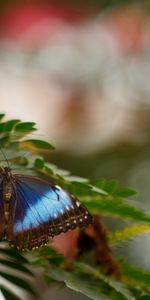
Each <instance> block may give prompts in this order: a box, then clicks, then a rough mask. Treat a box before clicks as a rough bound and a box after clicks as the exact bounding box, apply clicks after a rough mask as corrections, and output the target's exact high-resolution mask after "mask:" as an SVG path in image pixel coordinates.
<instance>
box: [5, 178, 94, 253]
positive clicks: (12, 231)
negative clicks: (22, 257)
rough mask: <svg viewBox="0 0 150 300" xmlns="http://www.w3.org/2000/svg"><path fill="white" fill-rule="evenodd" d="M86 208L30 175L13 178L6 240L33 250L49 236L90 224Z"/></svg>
mask: <svg viewBox="0 0 150 300" xmlns="http://www.w3.org/2000/svg"><path fill="white" fill-rule="evenodd" d="M91 221H92V217H91V215H90V214H89V212H88V211H87V209H86V208H85V207H84V206H83V205H82V204H81V203H80V202H79V201H78V200H77V199H75V198H74V197H72V196H71V195H70V194H69V193H67V192H65V191H64V190H63V189H61V188H60V187H57V186H53V185H50V184H49V183H48V182H46V181H44V180H42V179H40V178H37V177H32V176H22V175H15V176H14V183H13V193H12V199H11V204H10V210H9V220H8V226H7V233H6V237H7V239H8V240H9V241H10V244H12V245H14V246H16V247H17V248H19V249H24V248H28V249H32V248H33V247H38V246H40V245H41V244H44V243H46V242H47V241H48V237H49V236H51V237H54V236H55V235H57V234H59V233H61V232H66V231H68V230H70V229H75V228H76V227H83V226H86V225H88V224H89V223H91Z"/></svg>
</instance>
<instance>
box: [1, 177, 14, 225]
mask: <svg viewBox="0 0 150 300" xmlns="http://www.w3.org/2000/svg"><path fill="white" fill-rule="evenodd" d="M11 195H12V183H11V182H10V181H7V180H4V181H3V201H4V214H5V222H6V223H7V222H8V213H9V205H10V199H11Z"/></svg>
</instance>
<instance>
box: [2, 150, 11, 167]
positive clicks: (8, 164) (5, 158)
mask: <svg viewBox="0 0 150 300" xmlns="http://www.w3.org/2000/svg"><path fill="white" fill-rule="evenodd" d="M0 151H1V153H2V155H3V157H4V160H5V161H6V163H7V166H8V167H9V168H10V163H9V161H8V159H7V157H6V155H5V153H4V151H3V149H2V148H1V147H0Z"/></svg>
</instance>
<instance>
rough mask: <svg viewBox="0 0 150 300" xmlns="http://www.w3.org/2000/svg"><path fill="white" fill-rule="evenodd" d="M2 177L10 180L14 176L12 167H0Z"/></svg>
mask: <svg viewBox="0 0 150 300" xmlns="http://www.w3.org/2000/svg"><path fill="white" fill-rule="evenodd" d="M0 175H1V176H3V177H5V178H6V179H10V178H11V176H12V175H11V169H10V167H0Z"/></svg>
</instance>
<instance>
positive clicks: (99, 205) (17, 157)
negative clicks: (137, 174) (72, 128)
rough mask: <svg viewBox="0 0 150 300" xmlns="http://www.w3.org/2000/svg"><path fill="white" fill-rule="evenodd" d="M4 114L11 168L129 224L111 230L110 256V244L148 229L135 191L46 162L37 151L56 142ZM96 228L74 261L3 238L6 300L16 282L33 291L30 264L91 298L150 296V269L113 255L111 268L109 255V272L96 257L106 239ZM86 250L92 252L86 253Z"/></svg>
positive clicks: (1, 275)
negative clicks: (39, 136) (19, 246)
mask: <svg viewBox="0 0 150 300" xmlns="http://www.w3.org/2000/svg"><path fill="white" fill-rule="evenodd" d="M4 118H5V116H4V114H0V146H1V148H2V149H3V152H4V154H5V156H6V158H7V160H8V161H9V164H10V165H11V167H12V172H13V173H14V172H15V173H23V174H25V173H26V174H30V175H31V174H32V175H36V176H42V177H43V178H46V179H47V180H49V181H50V182H53V183H55V184H59V185H60V186H61V187H62V188H65V189H66V190H68V191H69V192H71V193H72V194H73V195H75V196H77V197H79V199H80V200H81V201H82V202H83V203H84V205H85V206H86V207H87V208H88V209H89V211H90V212H91V214H94V215H96V216H110V217H111V218H114V220H116V218H119V219H121V220H122V221H125V222H124V224H126V226H125V225H124V228H123V229H120V230H117V231H116V232H110V231H108V230H107V236H108V245H107V246H106V245H105V246H104V252H103V253H104V254H105V249H107V250H106V252H107V253H108V255H107V257H109V258H111V256H112V253H111V248H110V247H113V246H114V245H116V244H117V245H118V244H121V243H122V242H123V241H126V240H128V239H130V238H133V237H134V236H137V235H138V234H142V233H144V232H149V231H150V225H149V224H150V215H149V214H148V213H147V212H146V211H144V210H141V209H140V208H138V207H137V206H136V205H135V201H134V202H133V203H132V200H130V201H129V200H128V199H127V198H128V197H132V196H133V195H135V191H134V190H132V189H130V188H124V189H121V188H120V187H119V186H118V182H117V181H116V180H111V181H107V180H105V179H101V180H99V181H98V182H96V183H95V184H92V183H91V182H90V180H88V179H86V178H81V177H76V176H71V174H70V173H69V172H68V171H66V170H62V169H59V168H58V167H57V166H55V165H53V164H51V163H49V162H45V160H44V158H43V157H42V155H39V154H38V151H39V150H40V151H41V150H42V151H49V150H52V149H54V147H53V146H52V145H51V144H49V143H48V142H46V141H43V140H40V139H33V138H29V136H28V134H30V133H32V132H34V131H35V130H36V127H35V124H34V123H33V122H21V121H20V120H18V119H17V120H9V121H5V119H4ZM0 163H1V166H4V165H6V164H7V161H6V160H5V157H3V153H2V152H0ZM15 168H16V169H17V171H15ZM128 221H130V224H129V223H128ZM93 232H94V229H91V231H89V232H88V230H87V232H86V233H85V235H86V237H88V239H89V240H88V246H89V245H90V239H93V240H92V241H94V244H93V245H94V246H93V245H92V247H93V248H92V251H91V249H88V247H87V249H85V252H84V251H83V253H82V254H81V255H78V256H77V257H74V259H72V260H68V259H66V258H64V257H63V256H62V255H61V254H59V253H58V252H56V251H55V250H54V249H53V248H52V247H50V246H44V247H42V248H40V249H37V250H34V251H32V252H30V251H27V252H26V253H24V254H22V253H19V252H18V251H17V250H14V249H10V248H9V247H8V245H7V243H4V242H1V244H0V265H1V268H0V291H1V294H2V295H3V297H4V299H20V298H19V297H20V296H19V295H18V294H17V292H16V291H15V292H14V288H12V286H15V287H16V286H17V287H18V288H19V289H20V288H21V289H23V290H25V291H27V292H28V293H30V294H31V295H32V296H35V291H34V289H33V288H32V284H31V280H30V278H32V277H33V273H32V272H31V268H32V270H34V268H36V267H39V266H40V267H41V268H42V270H43V278H44V280H45V281H46V283H47V284H48V285H53V284H55V285H61V286H62V285H63V286H64V285H66V286H67V287H69V288H70V289H73V290H75V291H78V292H80V293H82V294H84V295H86V296H88V297H89V298H90V299H101V300H106V299H107V300H108V299H110V300H111V299H112V300H115V299H116V300H117V299H119V300H120V299H122V300H126V299H127V300H134V299H139V300H140V299H141V300H142V299H144V298H143V297H150V287H149V282H150V272H148V271H144V270H142V269H140V268H137V267H136V266H131V265H127V264H125V263H124V262H119V263H117V262H114V261H115V260H114V261H113V259H112V258H111V259H110V261H111V268H112V269H111V268H109V260H108V262H107V264H108V266H107V267H108V268H107V270H108V269H109V272H105V268H104V265H105V264H106V262H104V261H101V263H100V260H99V257H98V253H99V252H98V251H100V250H99V248H98V246H99V245H101V244H103V239H102V240H101V242H100V241H99V244H98V242H97V240H96V239H95V240H94V238H95V237H94V234H93ZM78 235H80V233H78ZM98 238H99V237H98ZM106 243H107V242H106ZM96 247H97V248H96ZM94 248H95V249H96V250H95V249H94ZM88 251H89V253H87V252H88ZM95 251H97V252H95ZM78 252H79V249H78ZM86 253H87V254H88V255H90V260H88V261H90V262H87V257H86ZM94 253H96V256H95V254H94ZM104 256H105V255H104ZM95 257H96V259H95ZM117 264H118V268H119V269H120V276H116V275H115V274H116V273H115V272H114V271H113V269H114V270H115V268H117ZM33 272H34V271H33ZM106 273H107V274H106ZM111 275H112V276H111ZM113 275H114V276H113ZM8 283H10V285H9V284H8ZM35 297H36V296H35ZM145 299H146V298H145ZM147 299H148V298H147Z"/></svg>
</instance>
